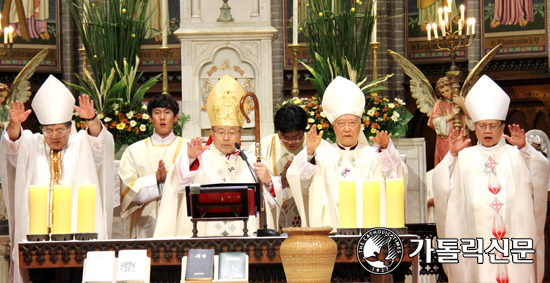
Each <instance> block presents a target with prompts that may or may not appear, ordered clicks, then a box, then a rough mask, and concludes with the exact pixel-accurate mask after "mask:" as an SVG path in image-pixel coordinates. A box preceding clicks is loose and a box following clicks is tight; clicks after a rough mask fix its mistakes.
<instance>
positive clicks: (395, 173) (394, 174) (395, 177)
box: [392, 171, 397, 179]
mask: <svg viewBox="0 0 550 283" xmlns="http://www.w3.org/2000/svg"><path fill="white" fill-rule="evenodd" d="M392 175H393V179H397V172H396V171H393V173H392Z"/></svg>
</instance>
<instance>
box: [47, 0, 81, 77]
mask: <svg viewBox="0 0 550 283" xmlns="http://www.w3.org/2000/svg"><path fill="white" fill-rule="evenodd" d="M60 3H61V23H63V28H61V27H59V26H58V27H57V30H58V32H59V31H60V33H61V46H60V47H61V52H60V56H61V58H59V62H58V64H61V66H62V70H63V80H65V81H67V82H70V83H76V77H75V75H74V74H75V71H77V68H75V66H76V64H78V62H76V60H75V58H76V56H77V55H76V54H75V53H76V52H77V51H76V49H77V47H75V40H77V38H76V37H77V36H78V33H77V31H76V29H75V26H74V21H73V19H72V15H71V11H70V9H69V4H68V3H67V1H61V2H60ZM59 35H60V34H58V36H59ZM52 52H54V51H52Z"/></svg>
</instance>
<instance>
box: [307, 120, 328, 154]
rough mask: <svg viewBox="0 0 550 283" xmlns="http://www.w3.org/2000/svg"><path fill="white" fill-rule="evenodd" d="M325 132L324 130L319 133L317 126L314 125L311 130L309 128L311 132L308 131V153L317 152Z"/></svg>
mask: <svg viewBox="0 0 550 283" xmlns="http://www.w3.org/2000/svg"><path fill="white" fill-rule="evenodd" d="M323 133H324V131H321V132H319V134H317V126H316V125H312V126H311V130H309V133H307V140H306V143H307V154H308V155H313V154H314V153H315V149H317V147H319V145H320V144H321V140H322V139H323Z"/></svg>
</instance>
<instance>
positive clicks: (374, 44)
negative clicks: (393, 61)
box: [370, 42, 380, 81]
mask: <svg viewBox="0 0 550 283" xmlns="http://www.w3.org/2000/svg"><path fill="white" fill-rule="evenodd" d="M370 47H371V48H372V80H373V81H376V80H377V79H378V63H377V61H378V60H377V59H378V47H380V42H371V43H370Z"/></svg>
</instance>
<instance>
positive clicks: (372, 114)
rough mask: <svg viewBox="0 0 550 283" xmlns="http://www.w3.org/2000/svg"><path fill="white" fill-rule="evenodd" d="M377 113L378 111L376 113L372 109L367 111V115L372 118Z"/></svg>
mask: <svg viewBox="0 0 550 283" xmlns="http://www.w3.org/2000/svg"><path fill="white" fill-rule="evenodd" d="M375 112H376V111H374V109H371V110H369V111H367V115H369V116H371V117H372V116H374V113H375Z"/></svg>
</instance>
